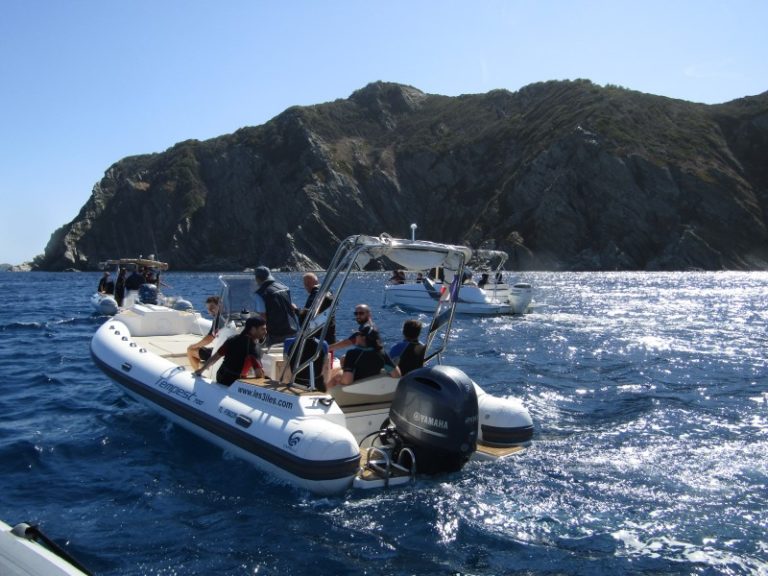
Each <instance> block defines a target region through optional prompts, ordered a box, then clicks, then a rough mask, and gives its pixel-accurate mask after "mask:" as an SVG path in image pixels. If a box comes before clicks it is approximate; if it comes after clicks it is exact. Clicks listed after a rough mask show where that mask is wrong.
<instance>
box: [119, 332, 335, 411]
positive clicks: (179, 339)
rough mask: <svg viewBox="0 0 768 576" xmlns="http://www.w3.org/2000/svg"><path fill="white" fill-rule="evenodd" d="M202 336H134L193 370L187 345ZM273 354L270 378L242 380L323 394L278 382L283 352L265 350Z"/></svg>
mask: <svg viewBox="0 0 768 576" xmlns="http://www.w3.org/2000/svg"><path fill="white" fill-rule="evenodd" d="M200 338H201V336H200V335H199V334H173V335H171V336H136V337H134V338H133V340H134V342H136V343H137V344H138V345H139V346H142V347H143V348H145V349H146V350H147V351H148V352H151V353H153V354H157V355H158V356H161V357H162V358H165V359H167V360H170V361H171V362H173V363H174V364H177V365H179V366H184V368H185V369H187V370H189V371H192V365H191V364H190V363H189V359H188V358H187V347H188V346H189V345H190V344H195V343H196V342H199V341H200ZM265 354H269V355H270V356H271V358H270V361H269V362H265V366H266V367H267V368H268V370H267V371H268V372H272V374H269V376H271V377H269V378H241V379H240V380H239V381H240V382H245V383H246V384H251V385H252V386H259V387H261V388H267V389H269V390H273V391H275V392H282V393H285V394H292V395H294V396H302V395H308V394H315V395H317V394H323V395H325V394H326V393H325V392H320V391H318V390H309V389H307V388H305V387H304V386H298V385H296V384H294V385H289V384H284V383H281V382H278V381H277V380H278V377H279V374H280V372H281V371H282V366H283V362H284V360H283V354H282V351H281V352H276V351H274V350H273V351H271V352H265ZM220 362H221V360H219V361H218V362H217V363H216V364H214V365H213V366H210V367H209V368H208V370H207V372H208V373H209V374H210V375H211V376H212V377H213V376H214V375H215V374H216V370H217V369H218V366H219V364H220Z"/></svg>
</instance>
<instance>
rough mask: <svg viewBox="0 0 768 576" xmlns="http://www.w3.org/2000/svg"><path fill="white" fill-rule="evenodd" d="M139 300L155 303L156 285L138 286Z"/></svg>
mask: <svg viewBox="0 0 768 576" xmlns="http://www.w3.org/2000/svg"><path fill="white" fill-rule="evenodd" d="M139 300H141V302H142V304H157V286H155V285H154V284H142V285H141V286H139Z"/></svg>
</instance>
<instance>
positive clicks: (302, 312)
mask: <svg viewBox="0 0 768 576" xmlns="http://www.w3.org/2000/svg"><path fill="white" fill-rule="evenodd" d="M302 281H303V283H304V289H305V290H306V291H307V301H306V302H305V303H304V308H300V309H298V310H297V311H296V313H297V314H298V317H299V323H300V324H301V323H302V322H304V318H305V317H306V315H307V312H309V309H310V308H311V307H312V304H313V303H314V301H315V298H317V295H318V294H319V293H320V280H319V279H318V278H317V274H315V273H314V272H307V273H306V274H304V277H303V278H302ZM331 304H333V294H331V293H330V292H327V293H326V294H325V296H324V297H323V303H322V304H321V305H320V310H319V311H318V312H323V311H324V310H327V309H328V308H329V307H330V305H331ZM325 341H326V342H327V343H328V344H333V343H334V342H336V318H335V315H334V316H331V317H330V319H329V320H328V330H327V331H326V333H325Z"/></svg>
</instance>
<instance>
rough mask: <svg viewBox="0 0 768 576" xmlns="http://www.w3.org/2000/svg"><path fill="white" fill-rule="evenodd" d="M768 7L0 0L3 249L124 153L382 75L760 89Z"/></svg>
mask: <svg viewBox="0 0 768 576" xmlns="http://www.w3.org/2000/svg"><path fill="white" fill-rule="evenodd" d="M766 22H768V0H729V1H728V2H723V1H722V0H717V1H711V0H662V1H660V0H644V1H643V2H638V1H637V0H464V1H454V0H370V1H366V0H273V1H269V2H268V1H266V0H122V1H120V0H0V198H2V206H3V207H2V212H0V213H1V214H2V217H1V218H2V220H1V221H0V222H1V225H0V263H10V264H20V263H22V262H26V261H30V260H31V259H32V258H33V257H34V256H36V255H38V254H42V253H43V251H44V249H45V246H46V244H47V243H48V240H49V239H50V237H51V234H52V233H53V232H54V231H55V230H57V229H58V228H60V227H61V226H63V225H65V224H67V223H69V222H70V221H71V220H72V219H74V218H75V217H76V216H77V214H78V212H79V211H80V208H82V206H83V205H84V204H85V202H86V201H87V200H88V198H89V197H90V195H91V191H92V189H93V186H94V185H95V184H96V183H97V182H98V181H99V180H100V179H101V178H102V177H103V175H104V172H105V171H106V170H107V169H108V168H109V167H110V166H111V165H112V164H113V163H115V162H117V161H118V160H120V159H121V158H124V157H126V156H132V155H136V154H145V153H153V152H162V151H163V150H166V149H168V148H170V147H171V146H173V145H174V144H175V143H177V142H180V141H182V140H188V139H198V140H206V139H208V138H213V137H216V136H220V135H222V134H229V133H232V132H234V131H235V130H237V129H238V128H241V127H244V126H257V125H260V124H264V123H265V122H267V121H268V120H270V119H271V118H273V117H274V116H276V115H278V114H280V112H282V111H283V110H285V109H286V108H288V107H290V106H294V105H311V104H319V103H323V102H330V101H333V100H336V99H339V98H347V97H349V96H350V94H352V92H354V91H355V90H357V89H359V88H362V87H363V86H365V85H366V84H369V83H370V82H375V81H377V80H382V81H386V82H397V83H401V84H408V85H411V86H413V87H415V88H418V89H420V90H422V91H423V92H427V93H430V94H443V95H447V96H457V95H459V94H476V93H484V92H488V91H489V90H494V89H506V90H510V91H513V92H514V91H516V90H519V89H520V88H522V87H524V86H526V85H528V84H531V83H534V82H542V81H547V80H568V79H570V80H573V79H577V78H583V79H589V80H591V81H592V82H594V83H596V84H599V85H603V86H604V85H606V84H612V85H618V86H623V87H625V88H629V89H632V90H638V91H640V92H647V93H651V94H657V95H660V96H667V97H671V98H679V99H683V100H688V101H692V102H701V103H705V104H717V103H722V102H727V101H729V100H733V99H736V98H741V97H744V96H752V95H756V94H760V93H762V92H765V91H766V90H768V34H766V33H765V24H766ZM118 256H125V255H120V254H116V255H115V257H118Z"/></svg>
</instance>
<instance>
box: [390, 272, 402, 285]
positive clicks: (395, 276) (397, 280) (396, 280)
mask: <svg viewBox="0 0 768 576" xmlns="http://www.w3.org/2000/svg"><path fill="white" fill-rule="evenodd" d="M389 282H390V284H405V270H395V271H394V272H392V277H391V278H390V279H389Z"/></svg>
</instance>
